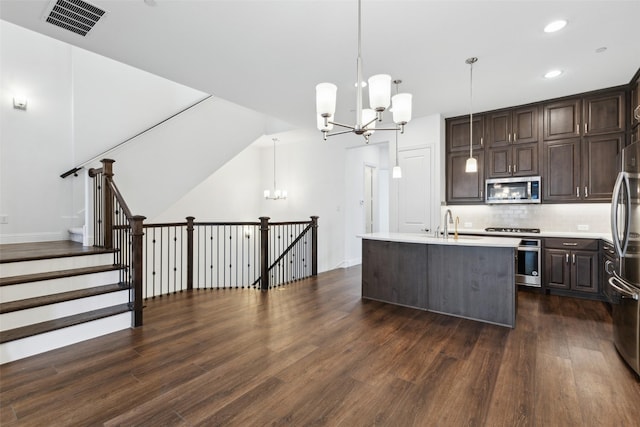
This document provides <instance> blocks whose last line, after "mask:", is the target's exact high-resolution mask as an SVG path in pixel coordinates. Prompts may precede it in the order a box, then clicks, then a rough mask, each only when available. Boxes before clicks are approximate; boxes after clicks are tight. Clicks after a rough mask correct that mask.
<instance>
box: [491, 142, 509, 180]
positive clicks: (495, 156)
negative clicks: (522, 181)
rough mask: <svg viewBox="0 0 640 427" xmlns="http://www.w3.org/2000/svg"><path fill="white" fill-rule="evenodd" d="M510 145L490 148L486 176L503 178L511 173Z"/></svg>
mask: <svg viewBox="0 0 640 427" xmlns="http://www.w3.org/2000/svg"><path fill="white" fill-rule="evenodd" d="M511 152H512V149H511V147H500V148H490V149H489V150H487V156H488V157H489V159H488V161H489V170H488V171H487V177H488V178H504V177H509V176H511V175H512V166H511V165H512V164H513V162H512V161H511Z"/></svg>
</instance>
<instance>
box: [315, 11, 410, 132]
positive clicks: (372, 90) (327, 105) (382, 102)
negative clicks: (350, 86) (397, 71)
mask: <svg viewBox="0 0 640 427" xmlns="http://www.w3.org/2000/svg"><path fill="white" fill-rule="evenodd" d="M361 18H362V0H358V58H357V65H356V74H357V80H356V123H355V124H354V125H348V124H343V123H339V122H336V121H334V115H335V112H336V95H337V86H336V85H334V84H332V83H320V84H318V85H317V86H316V113H317V114H318V117H320V118H321V119H322V122H321V121H320V119H318V123H317V126H318V130H320V131H321V132H322V135H323V137H324V139H325V140H326V139H327V137H329V136H333V135H341V134H344V133H351V132H353V133H355V134H356V135H362V136H364V139H365V142H366V143H369V137H370V136H371V135H372V134H373V132H374V130H373V129H374V128H375V122H376V121H378V122H381V121H382V118H383V113H384V111H386V110H387V109H388V108H389V106H390V105H391V102H392V100H391V76H390V75H388V74H376V75H374V76H371V77H370V78H369V79H368V86H369V107H370V108H369V109H363V107H362V88H363V87H364V86H366V85H365V84H364V83H361V84H359V83H360V82H364V80H363V79H362V24H361V21H362V19H361ZM399 95H402V96H400V97H398V96H399ZM393 99H394V100H393V121H394V122H395V124H396V126H394V127H379V128H378V129H377V130H393V131H395V130H399V131H400V133H404V126H405V125H406V124H407V123H409V121H410V120H411V101H412V99H411V95H410V94H408V93H407V94H398V95H396V96H394V98H393ZM396 109H397V111H396ZM370 111H372V112H373V115H372V114H371V113H370ZM334 125H335V126H339V127H341V128H344V129H345V130H343V131H339V132H335V133H329V132H330V131H331V130H333V126H334Z"/></svg>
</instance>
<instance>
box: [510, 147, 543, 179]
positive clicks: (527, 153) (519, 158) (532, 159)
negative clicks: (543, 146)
mask: <svg viewBox="0 0 640 427" xmlns="http://www.w3.org/2000/svg"><path fill="white" fill-rule="evenodd" d="M512 150H513V168H512V175H513V176H531V175H538V174H539V173H540V169H539V167H538V144H537V143H533V144H523V145H520V144H516V145H514V146H513V147H512Z"/></svg>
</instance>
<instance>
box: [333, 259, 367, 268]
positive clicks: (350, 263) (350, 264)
mask: <svg viewBox="0 0 640 427" xmlns="http://www.w3.org/2000/svg"><path fill="white" fill-rule="evenodd" d="M360 264H362V258H352V259H347V260H344V261H342V262H341V263H340V264H338V265H337V266H336V268H349V267H353V266H354V265H360Z"/></svg>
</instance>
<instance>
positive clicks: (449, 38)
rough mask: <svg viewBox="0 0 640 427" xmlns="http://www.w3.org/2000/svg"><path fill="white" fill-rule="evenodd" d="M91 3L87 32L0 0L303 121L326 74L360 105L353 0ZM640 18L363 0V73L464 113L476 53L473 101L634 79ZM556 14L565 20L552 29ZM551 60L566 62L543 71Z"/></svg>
mask: <svg viewBox="0 0 640 427" xmlns="http://www.w3.org/2000/svg"><path fill="white" fill-rule="evenodd" d="M92 3H94V4H95V5H97V6H99V7H101V8H103V9H105V10H107V16H106V17H105V18H104V19H102V20H101V21H100V22H99V23H98V25H96V26H95V27H94V29H93V30H92V31H91V33H90V34H89V35H88V36H87V37H81V36H78V35H76V34H73V33H70V32H67V31H65V30H62V29H60V28H58V27H55V26H53V25H50V24H47V23H46V22H45V21H44V20H43V19H42V16H43V13H44V11H45V9H46V6H47V4H48V1H44V0H29V1H24V0H1V1H0V18H1V19H3V20H7V21H10V22H13V23H15V24H17V25H20V26H23V27H26V28H29V29H32V30H34V31H38V32H40V33H43V34H46V35H49V36H51V37H54V38H57V39H60V40H63V41H66V42H68V43H71V44H73V45H76V46H79V47H82V48H84V49H88V50H90V51H93V52H96V53H99V54H101V55H104V56H107V57H110V58H113V59H115V60H118V61H121V62H124V63H126V64H129V65H132V66H135V67H138V68H140V69H143V70H146V71H149V72H152V73H154V74H157V75H159V76H162V77H165V78H168V79H171V80H174V81H176V82H178V83H181V84H184V85H187V86H190V87H193V88H195V89H198V90H201V91H203V92H206V93H210V94H214V95H216V96H218V97H222V98H224V99H226V100H229V101H232V102H235V103H237V104H240V105H243V106H245V107H248V108H251V109H254V110H256V111H259V112H262V113H266V114H268V115H271V116H273V117H275V118H277V119H280V120H283V121H285V122H288V123H293V124H295V125H297V126H301V127H315V102H314V97H315V92H314V87H315V85H316V84H317V83H320V82H323V81H330V82H333V83H336V84H337V85H338V88H339V89H338V109H337V113H336V118H337V119H340V118H341V117H343V116H350V115H351V114H352V113H350V111H352V110H353V108H354V106H355V87H354V83H355V80H356V78H355V74H356V69H355V65H356V61H355V59H356V54H357V41H356V40H357V31H356V28H357V25H356V24H357V2H356V1H355V0H334V1H330V0H281V1H274V0H255V1H248V0H233V1H230V0H224V1H213V0H182V1H177V0H155V1H153V0H148V1H147V2H145V1H143V0H127V1H124V0H118V1H110V0H92ZM147 3H150V4H152V5H151V6H149V5H148V4H147ZM639 16H640V1H637V0H631V1H629V0H625V1H616V0H605V1H568V0H567V1H531V0H529V1H527V0H522V1H519V0H513V1H480V0H478V1H456V0H446V1H428V0H427V1H418V0H414V1H404V0H393V1H392V0H384V1H383V0H379V1H376V0H364V1H363V5H362V43H363V47H362V56H363V62H364V75H365V77H366V76H370V75H372V74H377V73H387V74H391V76H392V77H393V78H399V79H402V80H403V81H404V83H403V85H402V86H401V90H402V91H407V92H412V93H413V94H414V116H422V115H428V114H433V113H438V112H439V113H442V114H443V115H445V116H454V115H459V114H466V113H467V112H468V108H469V102H468V97H469V68H468V65H466V64H465V62H464V61H465V59H466V58H468V57H470V56H477V57H478V58H479V61H478V63H477V64H476V66H475V68H474V109H475V110H476V111H486V110H490V109H495V108H500V107H507V106H512V105H519V104H524V103H528V102H534V101H539V100H543V99H549V98H554V97H560V96H565V95H570V94H575V93H579V92H584V91H588V90H594V89H600V88H605V87H610V86H616V85H621V84H626V83H628V82H629V80H630V79H631V77H632V76H633V74H634V73H635V72H636V70H637V69H638V67H640V42H639V41H638V40H639V39H638V26H639V25H640V22H639V18H638V17H639ZM557 18H564V19H566V20H568V21H569V24H568V26H567V27H566V28H565V29H564V30H562V31H560V32H558V33H554V34H546V33H544V32H543V27H544V26H545V25H546V24H547V23H548V22H550V21H551V20H554V19H557ZM601 47H606V50H605V51H604V52H602V53H597V52H596V49H598V48H601ZM551 68H561V69H563V70H565V73H564V75H563V76H561V77H560V78H558V79H555V80H552V81H549V80H545V79H544V78H543V74H544V73H545V72H546V71H548V70H549V69H551ZM344 121H349V119H348V118H347V119H345V120H344Z"/></svg>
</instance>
